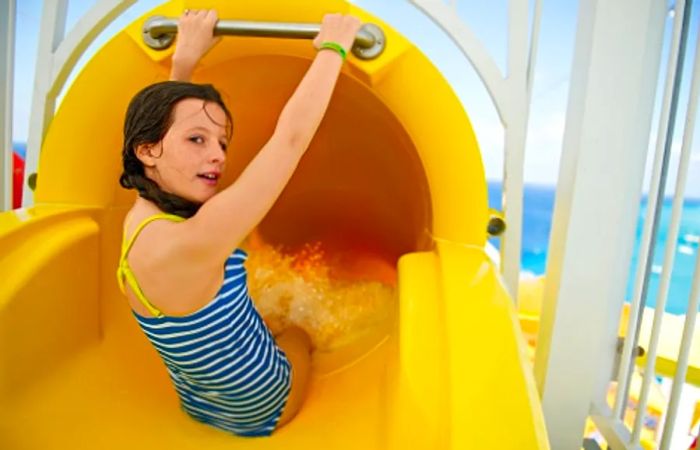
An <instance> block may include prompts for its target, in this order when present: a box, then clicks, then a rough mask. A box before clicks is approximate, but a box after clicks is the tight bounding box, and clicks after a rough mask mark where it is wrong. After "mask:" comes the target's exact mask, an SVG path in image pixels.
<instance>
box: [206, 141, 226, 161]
mask: <svg viewBox="0 0 700 450" xmlns="http://www.w3.org/2000/svg"><path fill="white" fill-rule="evenodd" d="M209 160H210V161H211V162H223V161H225V160H226V152H225V151H224V149H223V148H221V146H220V145H219V144H215V145H214V146H213V148H212V149H211V150H210V152H209Z"/></svg>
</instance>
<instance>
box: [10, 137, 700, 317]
mask: <svg viewBox="0 0 700 450" xmlns="http://www.w3.org/2000/svg"><path fill="white" fill-rule="evenodd" d="M13 147H14V149H15V151H16V152H17V153H18V154H19V155H20V156H21V157H22V158H24V157H25V153H26V145H25V144H24V143H14V145H13ZM488 189H489V204H490V207H491V208H494V209H500V205H499V200H500V198H501V185H500V183H498V182H490V183H489V185H488ZM672 201H673V200H672V199H671V198H667V199H665V201H664V204H663V210H662V212H661V227H660V230H659V235H658V238H657V241H656V248H655V250H654V264H653V267H652V274H651V281H650V284H649V289H648V293H647V300H646V304H647V306H654V305H655V304H656V296H657V293H658V287H659V281H660V278H661V269H662V266H663V259H664V253H665V245H666V236H667V235H668V227H669V222H670V220H671V206H672V205H671V203H672ZM646 206H647V199H646V197H645V198H643V199H642V201H641V208H640V210H639V218H638V221H637V245H636V246H635V251H634V255H633V257H632V261H631V265H630V277H629V280H628V283H627V297H626V298H627V299H628V300H629V299H631V297H632V295H633V289H634V275H635V273H636V268H637V253H638V251H639V248H638V247H639V241H640V239H641V235H642V225H643V222H644V217H645V215H646ZM553 210H554V186H537V185H526V186H525V192H524V211H525V213H524V217H523V240H522V244H523V249H522V261H521V264H522V270H524V271H527V272H530V273H532V274H534V275H542V274H544V273H545V268H546V261H547V246H548V244H549V231H550V228H551V221H552V212H553ZM492 243H493V244H494V245H495V246H496V247H498V240H497V239H493V240H492ZM699 244H700V199H686V201H685V204H684V207H683V216H682V220H681V228H680V232H679V234H678V241H677V242H675V243H674V246H675V247H676V256H675V261H674V267H673V273H672V277H671V286H670V289H669V294H668V299H667V302H666V311H667V312H670V313H673V314H685V311H686V308H687V305H688V297H689V296H690V286H691V283H692V279H693V270H694V265H695V258H696V254H697V252H698V251H699V249H698V247H699Z"/></svg>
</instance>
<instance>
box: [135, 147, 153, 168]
mask: <svg viewBox="0 0 700 450" xmlns="http://www.w3.org/2000/svg"><path fill="white" fill-rule="evenodd" d="M155 145H156V144H140V145H138V146H137V147H136V152H135V153H136V157H137V158H138V159H139V160H140V161H141V162H142V163H143V165H144V166H146V167H153V166H155V165H156V162H155V159H156V158H155V157H154V156H153V147H155Z"/></svg>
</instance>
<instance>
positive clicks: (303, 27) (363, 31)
mask: <svg viewBox="0 0 700 450" xmlns="http://www.w3.org/2000/svg"><path fill="white" fill-rule="evenodd" d="M177 22H178V21H177V19H174V18H169V17H161V16H153V17H151V18H149V19H148V20H147V21H146V22H145V23H144V25H143V40H144V42H145V43H146V45H148V46H149V47H151V48H153V49H156V50H162V49H165V48H168V47H170V46H171V45H172V43H173V41H174V40H175V34H176V33H177ZM319 31H321V24H317V23H286V22H249V21H242V20H219V21H218V22H217V24H216V26H215V28H214V35H216V36H252V37H276V38H287V39H313V38H315V37H316V36H317V35H318V33H319ZM384 47H386V37H385V36H384V32H383V31H382V29H381V28H379V27H378V26H377V25H374V24H371V23H365V24H363V25H362V28H360V31H359V32H358V33H357V37H356V38H355V44H354V45H353V47H352V53H353V54H354V55H355V56H356V57H358V58H360V59H374V58H376V57H378V56H379V55H380V54H381V53H382V52H383V51H384Z"/></svg>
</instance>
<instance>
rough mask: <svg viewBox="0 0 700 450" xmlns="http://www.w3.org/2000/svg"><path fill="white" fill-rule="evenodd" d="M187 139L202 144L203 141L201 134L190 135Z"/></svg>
mask: <svg viewBox="0 0 700 450" xmlns="http://www.w3.org/2000/svg"><path fill="white" fill-rule="evenodd" d="M189 140H190V141H192V142H194V143H195V144H203V143H204V138H203V137H202V136H190V138H189Z"/></svg>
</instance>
